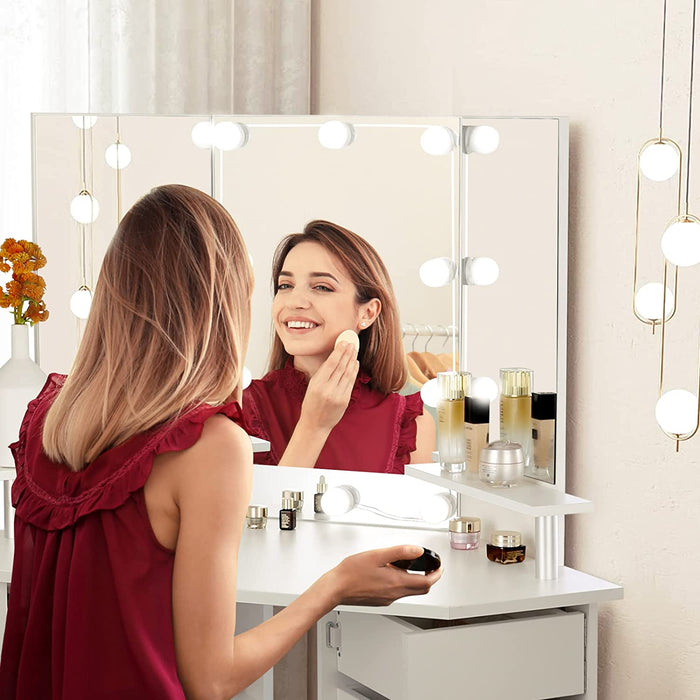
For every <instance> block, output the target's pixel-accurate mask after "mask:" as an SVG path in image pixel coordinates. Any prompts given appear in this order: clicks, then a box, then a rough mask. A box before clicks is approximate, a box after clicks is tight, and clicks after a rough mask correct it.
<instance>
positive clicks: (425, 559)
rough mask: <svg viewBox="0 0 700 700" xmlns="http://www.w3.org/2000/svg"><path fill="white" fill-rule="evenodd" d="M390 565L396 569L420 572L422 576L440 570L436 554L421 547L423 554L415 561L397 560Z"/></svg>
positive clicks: (438, 558)
mask: <svg viewBox="0 0 700 700" xmlns="http://www.w3.org/2000/svg"><path fill="white" fill-rule="evenodd" d="M391 565H392V566H395V567H396V568H397V569H405V570H406V571H420V572H422V573H424V574H429V573H430V572H431V571H437V569H439V568H440V555H439V554H438V553H437V552H433V550H432V549H427V548H426V547H423V554H421V556H419V557H417V558H416V559H398V560H397V561H392V562H391Z"/></svg>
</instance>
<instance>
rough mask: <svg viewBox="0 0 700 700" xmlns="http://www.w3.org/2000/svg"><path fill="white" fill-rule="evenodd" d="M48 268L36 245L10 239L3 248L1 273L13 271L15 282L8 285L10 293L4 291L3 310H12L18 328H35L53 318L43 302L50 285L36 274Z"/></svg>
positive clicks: (0, 294)
mask: <svg viewBox="0 0 700 700" xmlns="http://www.w3.org/2000/svg"><path fill="white" fill-rule="evenodd" d="M44 265H46V258H45V257H44V254H43V253H42V252H41V248H40V247H39V246H38V245H37V244H36V243H32V242H31V241H16V240H15V239H14V238H8V239H7V240H6V241H5V242H4V243H3V244H2V245H1V246H0V271H2V272H9V271H10V269H12V279H11V280H10V281H9V282H8V283H7V284H6V285H5V287H6V291H5V290H3V289H2V287H0V307H2V308H3V309H9V308H12V314H13V316H14V321H15V323H16V324H18V325H24V324H26V323H29V324H30V325H34V324H35V323H39V322H41V321H45V320H46V319H47V318H48V317H49V312H48V310H47V309H46V304H45V303H44V301H42V298H43V296H44V292H45V291H46V282H45V281H44V278H43V277H42V276H41V275H37V274H36V270H38V269H40V268H42V267H44Z"/></svg>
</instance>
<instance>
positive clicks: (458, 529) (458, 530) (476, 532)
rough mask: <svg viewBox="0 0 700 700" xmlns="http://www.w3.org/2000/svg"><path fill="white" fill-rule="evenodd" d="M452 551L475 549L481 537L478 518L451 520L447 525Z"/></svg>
mask: <svg viewBox="0 0 700 700" xmlns="http://www.w3.org/2000/svg"><path fill="white" fill-rule="evenodd" d="M449 529H450V547H452V549H477V548H478V547H479V539H480V537H481V519H480V518H468V517H462V518H452V520H450V524H449Z"/></svg>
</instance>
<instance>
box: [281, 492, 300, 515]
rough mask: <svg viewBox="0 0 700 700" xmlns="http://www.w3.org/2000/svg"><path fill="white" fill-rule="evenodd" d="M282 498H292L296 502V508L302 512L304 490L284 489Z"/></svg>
mask: <svg viewBox="0 0 700 700" xmlns="http://www.w3.org/2000/svg"><path fill="white" fill-rule="evenodd" d="M282 498H291V499H292V501H293V502H294V510H295V511H296V512H297V513H301V509H302V507H303V505H304V492H303V491H282Z"/></svg>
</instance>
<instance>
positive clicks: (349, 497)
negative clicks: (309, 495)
mask: <svg viewBox="0 0 700 700" xmlns="http://www.w3.org/2000/svg"><path fill="white" fill-rule="evenodd" d="M359 503H360V492H359V491H358V490H357V489H356V488H355V487H354V486H333V487H331V488H329V489H328V491H326V493H324V494H323V496H321V509H322V510H323V512H324V513H325V514H326V515H344V514H345V513H349V512H350V511H351V510H352V509H353V508H354V507H355V506H357V505H359Z"/></svg>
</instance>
